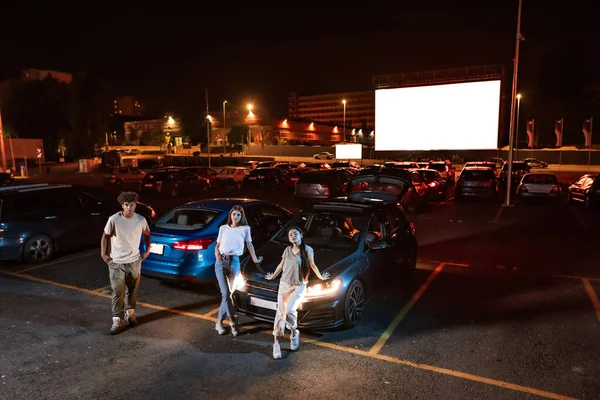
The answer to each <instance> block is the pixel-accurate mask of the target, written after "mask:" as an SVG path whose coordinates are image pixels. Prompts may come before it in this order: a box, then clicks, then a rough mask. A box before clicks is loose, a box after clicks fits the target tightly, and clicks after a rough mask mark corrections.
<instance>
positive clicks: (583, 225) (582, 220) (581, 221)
mask: <svg viewBox="0 0 600 400" xmlns="http://www.w3.org/2000/svg"><path fill="white" fill-rule="evenodd" d="M568 209H569V210H571V212H572V213H573V215H574V216H575V219H576V220H577V222H579V226H581V228H582V229H586V230H587V222H586V221H585V218H583V217H582V216H581V214H580V213H579V211H577V210H576V209H575V208H574V207H568Z"/></svg>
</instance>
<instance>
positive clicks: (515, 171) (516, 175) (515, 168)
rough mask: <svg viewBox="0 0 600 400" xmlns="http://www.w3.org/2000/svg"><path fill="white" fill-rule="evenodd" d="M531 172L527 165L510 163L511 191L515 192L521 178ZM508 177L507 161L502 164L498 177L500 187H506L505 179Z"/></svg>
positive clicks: (521, 162)
mask: <svg viewBox="0 0 600 400" xmlns="http://www.w3.org/2000/svg"><path fill="white" fill-rule="evenodd" d="M530 171H531V167H530V166H529V165H527V163H525V162H523V161H513V163H512V179H511V185H512V186H511V187H512V191H516V189H517V186H518V185H519V182H521V179H523V176H524V175H525V174H527V173H529V172H530ZM507 175H508V161H507V162H505V163H504V165H503V166H502V170H501V171H500V174H499V175H498V180H499V181H500V185H501V186H502V187H503V188H504V187H506V178H507Z"/></svg>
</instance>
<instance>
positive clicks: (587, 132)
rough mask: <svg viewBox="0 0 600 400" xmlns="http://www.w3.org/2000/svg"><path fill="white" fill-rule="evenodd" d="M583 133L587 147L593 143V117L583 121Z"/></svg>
mask: <svg viewBox="0 0 600 400" xmlns="http://www.w3.org/2000/svg"><path fill="white" fill-rule="evenodd" d="M582 131H583V135H584V136H585V147H590V146H591V145H592V119H591V118H588V119H586V120H585V121H583V129H582Z"/></svg>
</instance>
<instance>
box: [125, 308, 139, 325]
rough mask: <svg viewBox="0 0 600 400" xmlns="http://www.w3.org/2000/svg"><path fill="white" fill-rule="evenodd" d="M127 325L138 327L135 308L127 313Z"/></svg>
mask: <svg viewBox="0 0 600 400" xmlns="http://www.w3.org/2000/svg"><path fill="white" fill-rule="evenodd" d="M125 325H127V326H134V325H137V318H136V317H135V310H134V309H133V308H130V309H129V310H127V311H125Z"/></svg>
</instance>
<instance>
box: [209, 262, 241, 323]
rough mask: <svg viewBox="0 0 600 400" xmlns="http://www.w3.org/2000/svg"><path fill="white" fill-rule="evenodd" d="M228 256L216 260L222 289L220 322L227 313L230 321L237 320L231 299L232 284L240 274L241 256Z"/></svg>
mask: <svg viewBox="0 0 600 400" xmlns="http://www.w3.org/2000/svg"><path fill="white" fill-rule="evenodd" d="M227 257H228V258H227V259H225V258H223V261H219V260H217V261H216V262H215V275H216V276H217V282H219V289H220V290H221V308H220V309H219V315H218V316H217V321H219V323H220V322H222V321H223V319H224V318H225V315H227V317H228V318H229V321H231V322H235V321H234V319H233V318H234V316H235V310H234V308H233V301H232V299H231V285H232V284H233V282H234V280H235V277H236V276H238V275H239V274H240V258H239V257H238V256H227Z"/></svg>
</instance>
